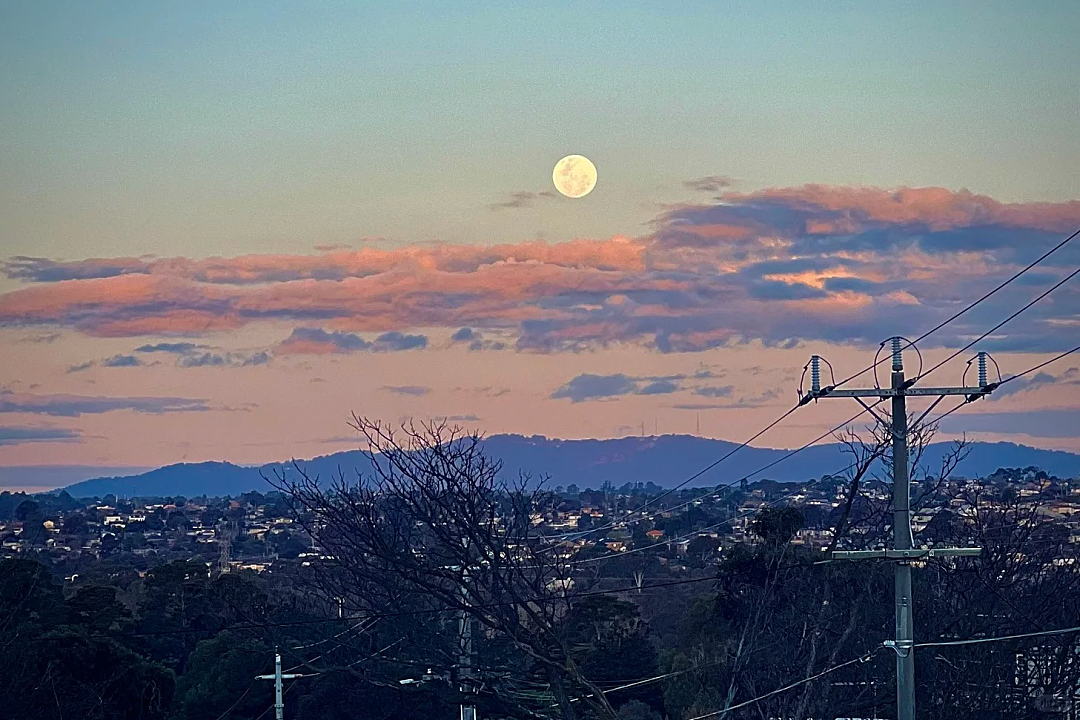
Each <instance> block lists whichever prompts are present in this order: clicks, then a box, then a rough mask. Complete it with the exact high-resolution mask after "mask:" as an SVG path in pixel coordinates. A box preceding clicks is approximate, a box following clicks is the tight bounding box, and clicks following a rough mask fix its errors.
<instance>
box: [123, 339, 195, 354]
mask: <svg viewBox="0 0 1080 720" xmlns="http://www.w3.org/2000/svg"><path fill="white" fill-rule="evenodd" d="M199 347H203V346H201V345H196V344H195V343H189V342H176V343H174V342H163V343H157V344H154V345H140V346H139V347H137V348H135V352H139V353H157V352H160V353H175V354H176V355H185V354H187V353H189V352H191V351H192V350H195V349H196V348H199Z"/></svg>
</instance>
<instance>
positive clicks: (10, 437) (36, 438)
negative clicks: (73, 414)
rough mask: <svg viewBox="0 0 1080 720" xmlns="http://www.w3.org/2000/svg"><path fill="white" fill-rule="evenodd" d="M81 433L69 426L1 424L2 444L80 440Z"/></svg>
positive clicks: (0, 438)
mask: <svg viewBox="0 0 1080 720" xmlns="http://www.w3.org/2000/svg"><path fill="white" fill-rule="evenodd" d="M79 438H80V436H79V433H78V432H77V431H75V430H69V429H67V428H36V427H11V426H0V445H20V444H22V443H32V442H78V441H79Z"/></svg>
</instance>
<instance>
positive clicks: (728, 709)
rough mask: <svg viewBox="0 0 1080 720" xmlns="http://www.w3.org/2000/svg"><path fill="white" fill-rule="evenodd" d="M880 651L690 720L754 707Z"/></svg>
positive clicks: (865, 660) (871, 652)
mask: <svg viewBox="0 0 1080 720" xmlns="http://www.w3.org/2000/svg"><path fill="white" fill-rule="evenodd" d="M878 650H880V648H875V649H874V650H871V651H870V652H868V653H866V654H865V655H863V656H861V657H857V658H855V659H854V660H848V661H847V662H844V663H840V664H839V665H833V666H832V667H831V668H828V669H826V670H822V671H821V672H819V673H817V674H816V675H811V676H810V677H807V678H804V679H802V680H798V681H796V682H793V683H791V684H790V685H785V686H784V687H782V688H777V689H776V690H773V691H772V692H767V693H765V694H764V695H758V696H757V697H756V698H753V699H752V700H746V701H745V702H741V703H739V704H738V705H730V706H728V707H726V708H724V709H723V710H714V711H713V712H709V713H705V714H704V715H698V716H697V717H693V718H690V720H705V718H711V717H716V716H717V715H722V714H724V713H729V712H731V711H732V710H738V709H740V708H744V707H746V706H748V705H753V704H755V703H759V702H761V701H762V700H767V699H769V698H771V697H773V696H774V695H779V694H780V693H785V692H787V691H788V690H791V689H793V688H797V687H799V686H800V685H805V684H806V683H809V682H813V681H814V680H817V679H818V678H821V677H824V676H826V675H828V674H830V673H834V672H836V671H837V670H842V669H844V668H846V667H848V666H849V665H854V664H855V663H863V662H867V661H868V660H870V658H872V657H873V656H874V654H875V653H876V652H878Z"/></svg>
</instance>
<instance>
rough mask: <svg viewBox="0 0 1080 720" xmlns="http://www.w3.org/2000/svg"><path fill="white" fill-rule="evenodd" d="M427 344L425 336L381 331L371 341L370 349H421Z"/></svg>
mask: <svg viewBox="0 0 1080 720" xmlns="http://www.w3.org/2000/svg"><path fill="white" fill-rule="evenodd" d="M427 344H428V339H427V337H425V336H423V335H405V334H404V333H399V332H396V331H395V332H387V333H383V334H382V335H380V336H379V337H377V338H375V342H373V343H371V349H372V350H374V351H375V352H400V351H402V350H421V349H423V348H426V347H427Z"/></svg>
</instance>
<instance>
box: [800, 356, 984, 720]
mask: <svg viewBox="0 0 1080 720" xmlns="http://www.w3.org/2000/svg"><path fill="white" fill-rule="evenodd" d="M890 340H891V342H892V383H890V387H888V388H865V389H856V390H838V389H836V388H835V387H833V386H831V385H830V386H827V387H821V358H820V357H819V356H818V355H814V356H812V357H811V358H810V367H811V375H810V382H811V386H810V392H808V393H807V394H806V395H804V396H803V397H802V398H801V399H800V401H799V404H800V405H805V404H806V403H808V402H810V401H811V400H820V399H822V398H831V397H848V398H854V399H855V400H856V401H857V402H858V403H859V404H860V405H862V406H863V407H864V408H865V409H866V410H867V411H868V412H869V413H870V414H871V415H873V416H874V417H875V418H876V419H877V420H878V422H881V423H882V424H884V425H886V427H890V434H891V435H892V476H893V477H892V480H893V547H892V549H891V550H844V551H839V550H838V551H834V552H833V553H832V559H834V560H866V559H870V558H885V559H888V560H894V561H896V565H895V566H894V570H893V583H894V599H895V604H896V635H895V639H894V640H892V641H888V642H886V643H885V644H886V645H887V646H888V647H891V648H892V649H893V650H894V651H895V652H896V717H897V720H915V647H914V645H915V627H914V626H915V622H914V615H913V612H914V608H913V606H912V597H911V563H912V561H913V560H921V559H926V558H931V557H956V556H974V555H978V554H979V553H981V552H982V549H981V548H934V549H932V550H928V549H915V548H913V547H912V546H913V545H914V540H913V538H912V534H911V478H910V476H909V474H908V430H909V428H908V419H907V398H908V397H909V396H911V397H915V396H935V397H938V398H939V399H940V398H943V397H945V396H946V395H962V396H965V397H966V398H967V400H968V402H972V401H974V400H977V399H979V398H981V397H983V396H985V395H989V394H990V393H991V392H992V391H993V390H994V389H995V388H996V387H997V386H998V385H999V384H1000V383H992V384H991V383H988V382H987V381H986V353H984V352H980V353H979V354H978V356H977V357H978V363H979V385H978V387H939V388H913V387H912V385H914V384H915V382H916V380H918V377H915V378H913V379H911V380H907V379H905V378H904V360H903V350H902V348H901V347H900V343H901V341H902V340H904V339H903V338H901V337H893V338H890ZM862 398H879V399H880V400H884V399H885V398H891V399H892V422H891V423H885V421H884V420H883V419H882V418H881V417H879V416H878V415H877V413H875V412H874V411H873V410H872V409H871V406H870V405H867V404H866V403H865V402H863V400H862Z"/></svg>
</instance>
